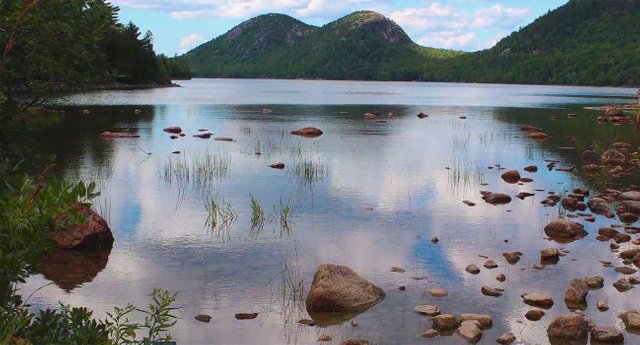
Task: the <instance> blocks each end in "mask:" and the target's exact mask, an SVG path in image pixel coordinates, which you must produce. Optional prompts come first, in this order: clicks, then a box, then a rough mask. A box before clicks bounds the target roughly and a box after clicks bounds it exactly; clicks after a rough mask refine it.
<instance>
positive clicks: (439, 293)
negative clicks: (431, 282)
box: [427, 288, 449, 298]
mask: <svg viewBox="0 0 640 345" xmlns="http://www.w3.org/2000/svg"><path fill="white" fill-rule="evenodd" d="M427 292H428V293H429V295H431V297H440V298H442V297H447V296H449V293H448V292H447V290H444V289H441V288H432V289H429V290H428V291H427Z"/></svg>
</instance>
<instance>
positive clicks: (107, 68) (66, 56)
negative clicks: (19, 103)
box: [0, 0, 184, 98]
mask: <svg viewBox="0 0 640 345" xmlns="http://www.w3.org/2000/svg"><path fill="white" fill-rule="evenodd" d="M0 29H1V30H0V51H1V52H2V54H1V55H0V92H2V93H3V94H5V95H6V96H7V97H9V98H12V97H14V96H15V95H16V94H18V93H19V94H30V95H50V94H51V93H55V92H59V91H70V90H82V89H84V88H88V87H106V86H109V85H111V84H113V83H122V84H130V85H140V84H148V85H166V84H169V83H170V79H169V78H170V74H169V70H168V69H169V68H171V69H172V70H177V69H178V68H177V67H176V66H174V65H176V64H178V65H180V64H181V63H180V62H179V61H176V62H172V63H171V64H170V63H169V62H168V60H167V59H159V58H158V57H157V56H156V54H155V52H154V49H153V36H152V34H151V33H150V32H147V33H144V34H143V33H141V32H140V29H139V28H138V27H137V26H136V25H134V24H133V23H128V24H126V25H124V24H121V23H119V22H118V8H117V7H115V6H112V5H110V4H109V3H107V2H104V1H98V0H47V1H38V0H12V1H0ZM183 69H184V66H183ZM183 73H184V72H183Z"/></svg>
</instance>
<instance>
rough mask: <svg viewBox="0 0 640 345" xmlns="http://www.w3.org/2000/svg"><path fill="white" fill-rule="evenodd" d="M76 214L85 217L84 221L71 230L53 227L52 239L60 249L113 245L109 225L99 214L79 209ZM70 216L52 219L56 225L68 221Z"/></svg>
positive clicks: (88, 209)
mask: <svg viewBox="0 0 640 345" xmlns="http://www.w3.org/2000/svg"><path fill="white" fill-rule="evenodd" d="M76 212H78V213H80V215H82V216H85V217H86V221H84V222H83V223H81V224H79V225H76V226H74V227H71V228H66V229H61V228H58V227H57V226H56V227H54V232H53V239H54V241H55V242H56V243H57V244H58V247H59V248H62V249H74V248H95V247H97V246H99V245H101V244H111V243H113V241H114V239H113V234H112V233H111V229H109V225H108V224H107V222H106V221H105V220H104V218H102V217H101V216H100V215H99V214H97V213H96V212H95V211H94V210H92V209H90V208H81V209H79V210H77V211H76ZM68 217H71V215H70V214H62V215H60V216H58V217H56V218H55V219H54V222H55V223H56V224H61V223H64V222H65V221H69V219H67V218H68Z"/></svg>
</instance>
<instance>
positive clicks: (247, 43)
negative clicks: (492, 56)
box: [182, 11, 460, 80]
mask: <svg viewBox="0 0 640 345" xmlns="http://www.w3.org/2000/svg"><path fill="white" fill-rule="evenodd" d="M457 54H460V53H458V52H453V51H447V50H440V49H429V48H424V47H421V46H419V45H417V44H415V43H413V42H412V41H411V39H410V38H409V36H407V34H406V33H405V32H404V30H402V28H400V27H399V26H398V25H397V24H395V23H394V22H392V21H391V20H389V19H387V18H385V17H384V16H382V15H380V14H378V13H375V12H370V11H363V12H355V13H353V14H351V15H348V16H346V17H343V18H341V19H339V20H337V21H335V22H332V23H329V24H327V25H325V26H323V27H321V28H318V27H314V26H309V25H306V24H304V23H302V22H300V21H298V20H296V19H294V18H291V17H289V16H286V15H281V14H268V15H263V16H259V17H256V18H254V19H251V20H249V21H247V22H245V23H242V24H240V25H238V26H237V27H235V28H233V29H232V30H231V31H229V32H228V33H226V34H224V35H222V36H220V37H218V38H216V39H215V40H213V41H210V42H208V43H205V44H203V45H201V46H200V47H198V48H196V49H194V50H192V51H191V52H189V53H187V54H185V55H184V56H183V57H182V58H183V59H184V60H185V61H186V62H187V64H188V65H189V67H191V70H192V72H193V74H194V75H196V76H205V77H247V78H249V77H258V78H329V79H379V80H393V79H415V78H417V77H419V75H418V74H417V70H416V68H415V66H416V65H417V64H423V63H425V61H426V60H431V59H440V58H444V57H451V56H455V55H457Z"/></svg>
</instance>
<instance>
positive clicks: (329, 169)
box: [21, 79, 640, 344]
mask: <svg viewBox="0 0 640 345" xmlns="http://www.w3.org/2000/svg"><path fill="white" fill-rule="evenodd" d="M181 84H182V85H183V87H181V88H167V89H155V90H143V91H114V92H97V93H88V94H82V95H74V96H70V97H68V98H66V99H64V100H62V103H63V104H62V107H63V108H64V109H65V111H66V115H65V117H64V118H63V119H62V123H61V125H60V126H59V128H58V129H57V130H55V131H50V132H47V133H46V134H45V135H42V136H39V137H37V138H35V140H34V139H33V138H32V139H31V142H30V144H31V146H32V147H34V149H35V150H36V151H38V152H41V153H55V154H57V155H58V158H59V159H58V162H59V165H58V169H59V173H60V174H63V175H65V176H68V177H80V178H83V179H86V180H94V181H97V182H98V185H99V188H100V189H101V191H102V196H101V197H100V198H99V200H97V203H96V208H97V209H98V210H101V212H102V213H103V214H104V215H105V217H106V218H107V219H108V221H109V223H110V225H111V228H112V230H113V232H114V236H115V238H116V242H115V244H114V246H113V249H112V250H111V251H110V253H109V252H107V253H103V255H95V254H94V255H92V256H82V255H80V254H68V253H67V256H64V255H63V256H62V257H59V258H58V259H57V260H58V261H57V262H58V265H55V264H50V265H49V267H48V270H47V271H46V272H45V274H43V275H36V276H34V277H32V278H31V279H30V280H29V281H28V282H27V284H25V285H23V286H22V287H21V292H22V293H23V294H25V295H29V294H31V293H32V292H34V291H36V289H38V288H40V287H42V286H43V285H46V284H48V283H50V282H53V284H51V285H47V286H46V287H44V288H42V289H40V290H38V291H37V292H35V293H34V295H33V296H32V297H31V300H30V302H31V303H32V304H33V305H34V306H37V307H52V306H56V305H57V303H58V301H62V302H64V303H69V304H71V305H78V306H88V307H90V308H92V309H94V310H95V312H96V316H103V315H104V313H106V312H108V311H110V310H111V308H112V307H113V305H124V304H126V303H134V304H136V305H145V304H146V303H147V300H148V299H147V295H148V294H149V293H150V292H151V290H152V289H153V288H155V287H158V288H163V289H168V290H172V291H178V292H179V297H178V306H179V307H180V309H179V310H178V311H177V314H178V315H179V321H178V323H177V325H176V326H175V327H174V329H173V330H172V335H173V336H174V337H175V338H176V339H177V341H178V343H179V344H315V343H317V339H318V337H319V336H320V335H325V334H327V335H330V336H331V337H332V338H333V341H332V342H331V343H333V344H338V343H339V342H340V341H341V340H342V339H346V338H348V337H360V338H366V339H370V340H372V341H374V342H376V343H379V344H419V343H424V342H428V340H425V339H423V338H421V334H422V333H423V332H425V331H426V330H428V329H429V328H430V321H428V318H427V317H424V316H420V315H418V314H416V313H415V312H414V311H413V308H414V306H416V305H418V304H433V305H437V306H439V307H440V308H441V309H443V310H444V311H445V312H446V313H452V314H461V313H482V314H485V313H486V314H490V315H492V316H493V318H494V326H493V328H492V329H491V330H488V331H486V332H485V334H484V337H483V339H482V341H481V343H483V344H493V343H495V339H496V338H497V337H498V336H499V335H501V334H502V333H505V332H513V333H514V334H516V335H517V337H518V339H519V340H520V341H521V342H522V343H526V344H547V343H548V340H547V338H546V327H547V325H548V324H549V322H550V321H551V320H552V319H553V318H554V317H555V316H556V315H558V314H563V313H567V312H568V309H567V308H566V306H565V305H564V302H563V293H564V289H565V288H566V286H567V285H568V283H569V282H570V280H571V279H573V278H577V277H582V276H585V275H592V274H601V275H603V276H604V277H605V278H606V282H605V288H604V289H602V290H597V291H591V292H590V293H589V296H588V300H589V304H590V305H589V309H587V311H586V314H587V315H588V316H589V317H591V318H593V319H594V320H595V322H596V323H597V324H599V325H616V326H617V327H620V328H621V329H622V325H621V322H620V321H619V320H618V319H617V314H618V313H619V312H620V311H621V310H624V309H628V308H632V307H633V308H638V307H640V305H639V304H638V301H639V300H640V299H639V297H640V294H639V292H638V291H640V289H638V288H636V289H633V290H631V291H628V292H625V293H619V292H618V291H617V290H615V288H613V286H612V283H613V282H614V281H615V280H617V279H618V278H619V276H620V274H618V273H616V272H614V271H613V269H612V268H604V267H602V265H601V264H600V263H599V262H598V260H607V261H613V262H614V266H619V265H621V263H620V262H619V259H618V258H617V255H616V254H614V253H611V252H610V250H609V248H608V243H601V242H598V241H596V240H595V239H594V237H595V236H594V235H593V234H594V233H595V232H597V229H599V228H600V227H603V226H607V225H610V224H612V223H616V220H607V219H603V218H601V217H598V219H597V221H596V223H584V222H583V223H584V224H585V226H586V229H587V230H588V231H589V232H590V233H591V234H590V236H588V237H587V238H585V239H582V240H580V241H577V242H574V243H571V244H566V245H560V244H555V243H552V242H550V241H549V240H547V239H545V235H544V232H543V228H544V226H545V225H546V224H547V223H548V222H549V221H551V220H554V219H556V218H557V217H558V214H559V211H558V209H557V208H545V207H542V205H541V204H540V201H542V200H544V199H545V198H546V191H555V192H556V193H561V192H563V191H567V190H571V189H572V188H574V187H588V188H591V189H592V190H594V191H597V190H599V189H603V188H606V187H607V186H606V183H607V181H604V180H602V179H598V178H588V177H586V176H583V175H582V174H580V173H567V172H557V171H547V169H545V168H544V167H545V166H546V164H547V163H545V162H544V160H548V159H557V160H560V161H562V162H563V163H562V164H561V165H573V166H578V167H579V166H580V165H581V162H580V159H579V154H580V152H582V150H584V149H586V148H588V147H590V146H592V145H594V144H595V145H597V146H598V147H606V146H608V145H609V144H611V143H612V142H614V141H626V142H630V143H632V144H634V145H635V146H636V147H637V146H639V145H640V137H639V135H638V130H637V129H636V127H635V126H611V125H596V124H595V123H596V122H595V118H596V117H597V116H598V115H600V114H599V112H596V111H592V110H585V109H584V107H585V106H598V105H603V104H610V103H621V102H631V101H632V97H634V96H635V92H636V90H635V89H624V88H586V87H556V86H518V85H479V84H440V83H395V82H394V83H378V82H336V81H273V80H225V79H220V80H193V81H185V82H181ZM265 108H269V109H271V110H272V112H270V113H265V112H263V111H262V109H265ZM84 109H90V110H91V114H90V115H83V114H82V110H84ZM135 109H139V110H141V111H142V112H141V113H139V114H136V113H134V110H135ZM372 111H380V112H381V113H382V116H380V120H384V121H386V122H376V121H371V120H365V119H364V118H363V114H364V113H365V112H372ZM420 111H422V112H425V113H427V114H429V115H430V116H429V117H428V118H426V119H424V120H419V119H418V118H417V117H416V114H417V113H418V112H420ZM389 112H393V113H394V114H395V117H393V118H387V116H386V114H387V113H389ZM570 112H572V113H576V114H577V115H578V116H577V117H576V118H575V119H569V118H567V117H566V114H568V113H570ZM461 115H465V116H466V117H467V118H466V119H465V120H462V119H459V116H461ZM558 115H559V116H561V117H562V119H561V120H557V121H554V120H552V117H553V116H558ZM525 123H529V124H533V125H536V126H540V127H544V128H545V130H546V131H547V132H548V133H549V134H551V135H552V136H553V138H552V139H551V140H550V141H547V142H545V143H536V142H533V141H531V140H529V139H527V138H526V137H525V136H523V134H522V132H521V131H520V126H521V125H522V124H525ZM168 126H180V127H182V129H183V130H184V131H185V132H186V133H187V134H188V135H187V136H186V137H185V138H180V139H177V140H171V139H170V138H169V134H167V133H165V132H163V128H165V127H168ZM306 126H315V127H318V128H320V129H322V130H323V131H324V135H322V136H321V137H319V138H316V139H305V138H300V137H295V136H292V135H291V134H290V131H292V130H294V129H298V128H301V127H306ZM200 128H206V129H209V130H210V131H211V132H212V133H214V136H225V137H232V138H234V139H235V141H234V142H219V141H214V140H213V139H210V140H202V139H196V138H193V137H192V135H193V134H196V133H197V130H198V129H200ZM107 130H109V131H115V130H130V131H135V132H137V133H138V134H139V135H140V138H136V139H118V140H106V141H105V140H101V139H99V137H98V135H99V134H100V133H101V132H103V131H107ZM567 147H570V149H568V148H567ZM173 151H180V152H181V153H180V154H172V152H173ZM256 151H260V153H261V155H256V154H255V153H256ZM146 152H149V153H151V154H150V155H149V154H147V153H146ZM205 157H209V158H211V159H217V160H219V161H218V163H217V165H215V164H214V163H211V164H214V165H212V166H210V167H209V168H208V169H203V170H200V171H199V172H198V170H197V169H196V170H195V171H194V170H193V168H196V167H197V166H198V164H200V166H202V165H203V164H204V162H205ZM170 162H171V164H173V166H174V167H175V166H176V164H178V165H179V164H181V163H184V164H186V166H187V167H188V169H187V170H188V171H189V177H188V178H186V177H185V176H184V175H178V176H176V174H179V172H180V171H182V172H183V173H185V172H184V170H180V169H173V170H172V169H170V168H169V164H170ZM278 162H283V163H285V164H286V168H285V169H284V170H274V169H271V168H269V167H268V165H270V164H272V163H278ZM495 164H500V165H502V166H504V167H505V168H509V169H519V170H520V171H521V172H522V168H523V167H525V166H528V165H537V166H538V167H539V168H540V170H539V172H538V173H535V174H527V173H525V174H524V175H525V176H530V177H532V178H533V179H534V182H533V183H531V184H526V185H522V186H519V185H508V184H506V183H504V182H502V181H501V179H500V174H501V171H499V170H498V169H488V167H489V166H494V165H495ZM168 172H172V173H173V175H171V176H168ZM609 182H610V183H612V184H613V185H614V186H620V187H626V186H627V185H628V184H629V183H636V184H640V178H638V177H631V178H628V179H625V180H622V181H609ZM483 184H488V185H483ZM534 189H544V190H545V192H535V193H536V196H535V197H532V198H528V199H525V200H524V201H522V200H519V199H516V198H514V200H513V201H512V202H511V203H510V204H509V205H506V206H491V205H488V204H485V203H484V202H483V201H482V200H481V198H480V191H481V190H490V191H494V192H504V193H508V194H510V195H515V194H517V193H518V192H521V191H534ZM251 196H253V197H254V198H255V199H256V200H257V201H258V202H259V203H260V204H261V205H262V207H263V208H264V211H265V213H266V217H267V219H266V222H265V224H264V227H263V228H262V229H256V228H252V225H251ZM210 200H217V202H218V203H219V204H220V205H225V204H228V205H230V207H231V208H232V209H233V210H234V212H235V214H236V215H237V219H236V220H235V221H234V222H232V223H231V224H226V225H224V224H220V223H222V222H221V220H219V224H218V226H216V227H214V228H212V227H211V226H208V225H207V219H208V213H207V210H206V208H205V203H206V202H207V201H210ZM463 200H471V201H473V202H476V203H477V206H475V207H468V206H466V205H464V204H463V203H462V201H463ZM285 207H289V208H290V209H291V215H290V217H289V226H288V227H287V226H286V225H285V224H282V222H280V221H279V214H280V213H281V210H282V209H283V208H285ZM579 221H580V220H579ZM581 222H582V221H581ZM433 236H437V237H438V238H439V239H440V242H439V243H438V244H433V243H432V242H431V238H432V237H433ZM505 240H508V242H505ZM550 246H557V247H558V248H566V249H567V250H570V254H569V255H567V256H566V257H563V258H562V259H561V261H560V263H559V264H558V265H555V266H548V267H546V268H545V269H544V270H541V271H538V270H535V269H533V268H532V266H533V264H535V263H537V262H539V256H540V250H541V249H542V248H545V247H550ZM628 246H631V244H627V245H623V249H624V248H626V247H628ZM506 251H509V252H512V251H521V252H523V253H524V256H523V258H522V260H521V261H520V262H519V263H518V264H517V265H515V266H511V265H509V264H507V263H506V261H505V260H504V259H503V258H502V255H501V253H503V252H506ZM479 255H484V256H487V257H490V258H492V259H494V260H495V261H496V262H497V263H498V265H499V267H498V268H497V269H494V270H487V269H484V268H483V267H482V264H483V263H484V261H485V259H483V258H481V257H479ZM52 261H55V260H52ZM60 262H62V264H60ZM321 263H335V264H343V265H347V266H349V267H351V268H353V269H354V270H355V271H357V272H358V273H360V274H361V275H363V276H364V277H366V278H367V279H369V280H370V281H372V282H374V283H375V284H377V285H378V286H380V287H382V288H383V289H384V290H385V291H386V292H387V298H386V299H385V300H384V301H383V302H381V303H380V304H378V305H376V306H374V307H373V308H372V309H370V310H368V311H367V312H365V313H363V314H361V315H359V316H357V317H356V319H355V320H356V321H357V323H358V326H357V327H352V325H351V324H350V323H349V322H346V323H344V324H342V325H338V326H333V327H329V328H319V327H307V326H302V325H299V324H297V323H296V322H297V321H298V320H300V319H304V318H308V315H307V314H306V312H305V310H304V303H303V301H302V300H301V298H300V290H296V288H298V287H301V286H302V287H304V289H305V291H306V290H308V288H309V286H310V284H311V280H312V277H313V273H314V271H315V269H316V267H317V266H318V265H319V264H321ZM469 264H476V265H478V266H479V267H481V269H482V272H481V273H480V274H479V275H477V276H472V275H469V274H467V273H466V272H465V271H464V269H465V267H466V266H467V265H469ZM394 266H398V267H403V268H405V269H406V273H393V272H391V271H390V270H391V267H394ZM499 273H504V274H506V276H507V281H506V282H504V283H500V282H498V281H497V280H496V279H495V276H496V275H498V274H499ZM414 277H421V278H426V279H422V280H415V279H413V278H414ZM483 285H487V286H491V287H503V288H505V289H506V292H505V295H504V296H503V297H499V298H492V297H486V296H483V295H482V294H481V293H480V289H481V287H482V286H483ZM400 286H406V291H404V292H403V291H399V290H398V287H400ZM432 287H441V288H445V289H446V290H448V292H449V297H447V298H445V299H436V298H432V297H430V296H428V295H427V294H425V291H426V290H427V289H428V288H432ZM532 291H545V292H547V293H549V294H551V295H552V296H553V297H554V299H555V301H556V305H555V306H554V307H553V308H552V309H551V310H550V311H548V312H547V316H545V318H543V319H542V320H541V321H539V322H531V321H528V320H526V319H525V318H524V314H525V312H526V311H527V310H529V307H527V306H526V305H525V304H523V303H522V300H521V298H520V295H521V294H522V293H526V292H532ZM602 297H607V298H608V301H609V304H610V307H611V309H610V310H609V311H608V312H604V313H601V312H599V311H597V309H596V308H595V304H596V301H597V300H599V299H600V298H602ZM239 312H259V313H260V314H259V317H258V318H257V319H255V320H251V321H238V320H235V318H234V314H235V313H239ZM201 313H204V314H209V315H211V316H212V321H211V323H210V324H203V323H199V322H197V321H196V320H194V316H195V315H198V314H201ZM435 342H436V343H445V344H449V343H450V344H459V343H462V342H463V341H462V340H461V338H459V337H458V336H457V335H453V336H451V337H440V338H437V339H436V340H435ZM627 343H628V344H634V343H640V337H638V336H635V335H627Z"/></svg>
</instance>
